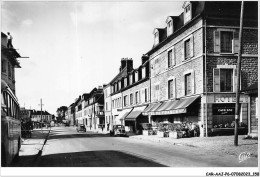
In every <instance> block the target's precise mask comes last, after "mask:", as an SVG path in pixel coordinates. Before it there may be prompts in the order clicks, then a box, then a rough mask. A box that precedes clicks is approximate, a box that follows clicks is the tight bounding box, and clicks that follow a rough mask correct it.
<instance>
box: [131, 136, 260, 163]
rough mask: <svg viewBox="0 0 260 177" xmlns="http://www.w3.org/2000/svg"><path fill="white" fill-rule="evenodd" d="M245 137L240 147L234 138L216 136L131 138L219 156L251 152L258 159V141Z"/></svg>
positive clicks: (252, 156)
mask: <svg viewBox="0 0 260 177" xmlns="http://www.w3.org/2000/svg"><path fill="white" fill-rule="evenodd" d="M244 137H245V135H239V137H238V146H234V136H214V137H191V138H180V139H174V138H169V137H167V138H160V137H157V136H156V135H150V136H145V135H134V136H129V138H133V139H138V140H142V141H149V142H155V143H163V144H168V145H178V146H186V147H191V148H194V150H195V151H196V150H199V151H200V150H202V149H203V151H205V152H207V153H211V154H218V155H223V156H224V155H234V156H237V157H238V156H239V155H240V154H241V153H242V152H249V153H250V154H251V155H250V157H251V158H257V157H258V140H253V139H244Z"/></svg>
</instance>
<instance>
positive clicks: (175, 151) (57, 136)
mask: <svg viewBox="0 0 260 177" xmlns="http://www.w3.org/2000/svg"><path fill="white" fill-rule="evenodd" d="M249 165H250V164H249ZM33 166H36V167H166V166H171V167H221V166H223V167H230V166H244V165H242V164H239V163H238V160H237V159H235V158H230V157H224V156H223V157H219V156H216V155H214V154H213V155H212V154H211V155H209V154H204V153H203V149H197V148H192V147H184V146H174V145H172V146H170V145H169V144H168V145H167V144H162V143H154V142H147V141H142V140H139V139H134V138H128V137H110V136H109V135H103V134H94V133H92V132H87V133H78V132H76V129H75V127H54V128H52V131H51V133H50V136H49V138H48V141H47V143H46V144H45V146H44V148H43V152H42V156H41V157H39V159H38V160H37V162H36V163H35V164H33Z"/></svg>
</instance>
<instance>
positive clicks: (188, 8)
mask: <svg viewBox="0 0 260 177" xmlns="http://www.w3.org/2000/svg"><path fill="white" fill-rule="evenodd" d="M190 20H191V4H188V5H187V6H186V7H185V8H184V24H185V23H187V22H188V21H190Z"/></svg>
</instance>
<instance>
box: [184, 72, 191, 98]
mask: <svg viewBox="0 0 260 177" xmlns="http://www.w3.org/2000/svg"><path fill="white" fill-rule="evenodd" d="M191 93H192V85H191V73H189V74H186V75H185V95H190V94H191Z"/></svg>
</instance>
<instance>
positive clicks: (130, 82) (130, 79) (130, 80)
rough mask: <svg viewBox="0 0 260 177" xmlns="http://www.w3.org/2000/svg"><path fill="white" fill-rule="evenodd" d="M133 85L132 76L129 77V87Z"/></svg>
mask: <svg viewBox="0 0 260 177" xmlns="http://www.w3.org/2000/svg"><path fill="white" fill-rule="evenodd" d="M132 83H133V79H132V74H130V75H129V85H131V84H132Z"/></svg>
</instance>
